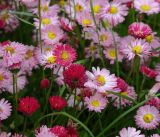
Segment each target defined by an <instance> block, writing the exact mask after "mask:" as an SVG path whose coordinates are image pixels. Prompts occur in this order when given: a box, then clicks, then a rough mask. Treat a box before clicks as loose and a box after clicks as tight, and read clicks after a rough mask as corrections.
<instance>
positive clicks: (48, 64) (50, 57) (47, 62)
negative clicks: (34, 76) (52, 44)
mask: <svg viewBox="0 0 160 137" xmlns="http://www.w3.org/2000/svg"><path fill="white" fill-rule="evenodd" d="M56 60H57V57H56V56H55V55H54V53H53V51H50V52H46V53H44V54H42V55H41V59H40V64H41V65H42V66H44V67H45V68H53V67H54V66H55V65H56Z"/></svg>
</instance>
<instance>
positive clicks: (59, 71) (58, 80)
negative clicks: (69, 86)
mask: <svg viewBox="0 0 160 137" xmlns="http://www.w3.org/2000/svg"><path fill="white" fill-rule="evenodd" d="M63 72H64V69H63V67H61V66H58V65H56V66H55V68H54V70H53V74H54V75H57V77H56V78H55V81H56V83H57V84H58V85H64V77H63Z"/></svg>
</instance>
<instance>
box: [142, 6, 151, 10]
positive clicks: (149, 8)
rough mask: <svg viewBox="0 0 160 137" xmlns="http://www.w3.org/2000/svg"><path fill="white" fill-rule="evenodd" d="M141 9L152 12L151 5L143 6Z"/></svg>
mask: <svg viewBox="0 0 160 137" xmlns="http://www.w3.org/2000/svg"><path fill="white" fill-rule="evenodd" d="M140 8H141V10H143V11H150V10H151V6H150V5H142V6H141V7H140Z"/></svg>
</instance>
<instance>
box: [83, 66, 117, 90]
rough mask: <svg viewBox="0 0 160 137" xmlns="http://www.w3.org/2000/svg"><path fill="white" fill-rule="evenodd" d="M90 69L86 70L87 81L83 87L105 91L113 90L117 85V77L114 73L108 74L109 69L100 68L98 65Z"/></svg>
mask: <svg viewBox="0 0 160 137" xmlns="http://www.w3.org/2000/svg"><path fill="white" fill-rule="evenodd" d="M92 71H93V72H89V71H86V75H87V77H88V81H87V82H86V83H85V84H84V86H85V87H88V88H91V89H95V90H97V91H98V92H101V93H105V91H107V90H113V88H114V87H116V86H117V79H116V77H115V75H114V74H110V72H109V70H107V69H105V68H103V69H102V70H100V68H99V67H97V69H96V68H95V67H93V68H92Z"/></svg>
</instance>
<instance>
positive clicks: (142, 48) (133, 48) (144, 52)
mask: <svg viewBox="0 0 160 137" xmlns="http://www.w3.org/2000/svg"><path fill="white" fill-rule="evenodd" d="M150 51H151V47H150V46H149V44H148V43H146V42H145V40H142V39H136V40H135V41H131V43H130V44H129V45H125V46H123V49H122V50H121V52H122V53H123V54H124V55H125V56H126V58H128V60H132V59H133V58H134V57H135V56H136V55H138V56H140V57H141V58H143V57H147V56H149V55H150Z"/></svg>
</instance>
